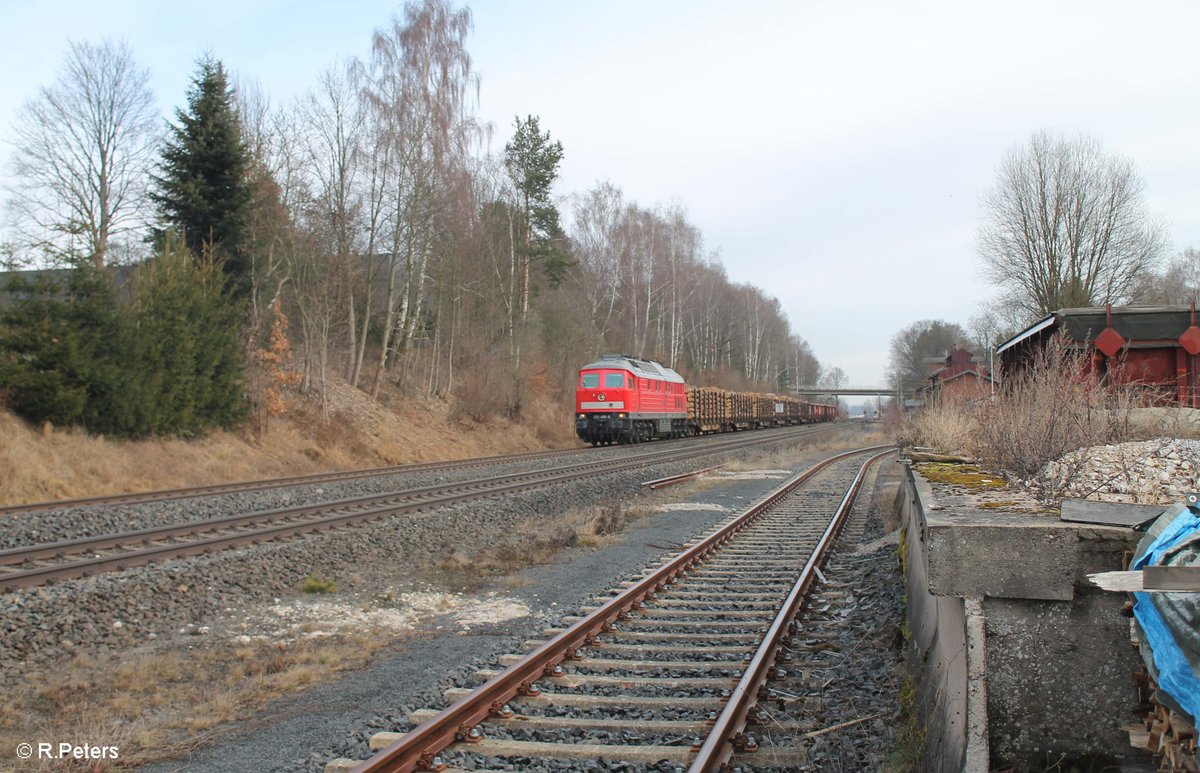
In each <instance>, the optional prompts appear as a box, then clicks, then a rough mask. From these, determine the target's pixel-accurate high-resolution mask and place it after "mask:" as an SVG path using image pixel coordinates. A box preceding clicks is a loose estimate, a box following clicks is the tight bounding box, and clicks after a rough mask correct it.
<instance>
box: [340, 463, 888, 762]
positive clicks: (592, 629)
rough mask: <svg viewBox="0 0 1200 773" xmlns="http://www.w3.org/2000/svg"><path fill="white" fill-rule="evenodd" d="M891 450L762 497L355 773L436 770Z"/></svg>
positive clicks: (805, 475) (799, 478)
mask: <svg viewBox="0 0 1200 773" xmlns="http://www.w3.org/2000/svg"><path fill="white" fill-rule="evenodd" d="M881 448H889V449H890V448H891V446H890V445H889V446H871V447H868V448H860V449H855V450H852V451H846V452H843V453H839V454H835V455H833V456H830V457H829V458H827V459H824V460H822V461H820V462H818V463H817V464H814V465H813V466H812V467H809V468H808V469H807V470H805V471H803V472H801V473H800V474H798V475H796V476H795V477H794V478H792V480H790V481H788V483H786V484H785V485H784V486H782V487H780V488H779V489H776V490H775V491H774V492H772V493H770V494H769V495H767V496H766V497H764V498H762V499H761V500H760V501H759V502H757V503H756V504H755V505H754V506H753V507H751V508H750V509H749V510H747V511H746V512H745V513H743V514H742V515H741V516H740V517H739V518H737V519H736V520H734V521H731V522H730V523H728V524H726V525H725V526H723V527H721V528H720V529H718V530H717V531H715V532H713V533H712V534H711V535H709V536H708V537H706V538H705V539H704V540H702V541H701V542H699V543H697V544H696V545H694V546H692V547H691V548H688V549H687V550H685V551H683V552H682V553H680V554H679V555H678V556H676V557H675V558H673V559H671V560H670V561H668V562H667V563H665V564H663V565H662V566H660V567H659V568H658V569H656V570H655V571H654V572H652V573H650V574H649V575H647V576H646V577H644V578H643V579H641V580H639V581H638V582H637V583H635V584H634V585H632V586H630V587H629V588H627V589H625V590H624V591H622V592H621V593H620V594H618V595H617V596H614V597H613V598H612V599H610V600H609V601H607V602H606V603H605V604H603V605H602V606H600V607H599V608H598V609H596V610H594V611H593V612H591V613H589V614H588V615H586V616H585V617H583V618H582V619H580V620H578V621H577V622H575V623H573V624H572V625H571V626H570V627H568V628H567V629H566V630H564V631H562V632H561V633H559V634H558V635H556V636H555V637H554V638H553V639H551V640H550V641H548V642H546V643H545V644H543V645H541V646H540V647H538V648H537V649H535V650H533V651H532V652H530V653H529V654H527V655H525V656H524V657H522V658H521V659H520V660H519V661H517V662H516V663H514V664H513V665H511V666H509V667H508V668H506V669H505V670H504V671H502V672H500V673H499V674H497V675H496V676H493V677H492V678H491V679H489V680H488V681H487V682H485V683H484V684H483V685H481V686H480V687H479V688H478V689H476V690H475V691H474V692H472V693H471V694H470V695H469V696H466V697H464V698H462V699H461V700H459V701H458V702H456V703H454V704H453V705H451V706H449V707H447V708H446V709H444V710H443V711H441V712H439V713H438V714H437V715H436V716H434V717H431V718H430V719H428V720H426V721H425V722H423V723H421V724H420V725H418V726H417V727H416V728H414V729H413V730H411V731H410V732H408V733H406V734H405V735H404V736H403V737H401V738H400V739H398V740H397V741H396V742H394V743H392V744H391V745H389V746H387V747H385V748H384V749H381V750H380V751H379V752H377V753H376V754H375V755H374V756H372V757H371V758H369V759H367V760H365V761H364V762H362V763H361V764H360V765H358V766H356V767H355V768H354V769H353V770H354V773H410V772H411V771H417V770H430V769H433V768H432V766H433V761H434V758H435V757H436V756H437V755H438V754H440V753H441V752H442V751H443V750H444V749H445V748H446V747H448V746H450V745H451V744H453V743H454V742H455V741H460V740H465V739H467V738H470V737H471V733H472V730H474V729H475V727H476V725H478V724H479V723H480V722H482V721H483V720H485V719H487V718H488V717H489V716H503V715H504V714H505V713H506V708H507V706H506V704H507V703H508V701H510V700H512V699H513V698H515V697H517V696H518V695H536V694H537V688H536V687H535V684H536V682H537V681H538V680H539V679H541V678H542V677H544V676H553V675H555V669H556V668H558V667H559V666H560V665H561V664H562V663H563V661H566V660H570V659H574V658H575V657H577V653H578V651H579V650H580V649H582V648H583V647H586V646H588V645H590V644H593V643H594V642H595V640H596V637H597V636H598V635H599V634H601V633H604V632H606V631H610V630H612V628H613V626H614V625H615V624H616V623H617V622H618V621H619V620H621V619H624V618H626V617H628V615H629V612H630V611H631V610H634V609H637V608H640V607H641V606H642V604H643V602H645V601H646V600H647V599H648V598H651V597H652V596H653V594H655V593H656V592H658V591H660V590H662V589H663V588H664V587H666V586H667V585H669V584H671V583H673V582H674V581H675V578H677V577H678V576H679V575H681V574H682V573H684V572H686V571H687V570H688V569H690V568H691V567H693V566H694V565H696V564H697V563H698V562H699V561H701V560H702V559H703V558H704V557H705V556H707V555H708V554H709V553H711V552H713V551H714V550H716V549H717V548H719V547H721V546H723V545H724V544H725V543H727V542H728V541H729V540H731V539H732V538H733V537H734V536H735V535H736V534H738V533H739V532H741V531H742V530H744V529H745V528H747V527H748V526H749V525H750V524H751V523H753V522H754V521H755V520H757V519H758V518H759V517H761V516H762V515H763V514H764V513H765V512H766V511H768V510H769V509H770V508H771V507H772V506H773V505H774V504H775V503H777V502H778V501H779V500H781V499H783V498H784V497H786V496H787V495H789V494H791V492H792V491H794V490H795V489H796V488H798V487H799V486H801V485H803V484H804V483H805V482H807V481H808V480H809V479H811V478H812V477H813V476H814V475H816V474H817V473H818V472H820V471H821V470H823V469H824V468H825V467H827V466H829V465H831V464H833V463H834V462H836V461H839V460H841V459H845V458H848V457H851V456H855V455H858V454H863V453H869V452H871V451H878V450H880V449H881Z"/></svg>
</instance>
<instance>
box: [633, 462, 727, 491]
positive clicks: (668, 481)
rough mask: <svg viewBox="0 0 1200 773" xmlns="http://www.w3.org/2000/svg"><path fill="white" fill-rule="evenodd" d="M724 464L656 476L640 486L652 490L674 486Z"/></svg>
mask: <svg viewBox="0 0 1200 773" xmlns="http://www.w3.org/2000/svg"><path fill="white" fill-rule="evenodd" d="M724 466H725V465H723V464H718V465H715V466H713V467H705V468H704V469H702V470H692V471H691V472H682V473H680V474H678V475H668V476H667V477H665V478H658V479H657V480H648V481H646V482H645V483H642V484H641V488H648V489H650V490H652V491H654V490H658V489H660V488H665V487H667V486H674V485H675V484H676V483H683V482H684V481H685V480H691V479H692V478H698V477H700V476H701V475H704V474H705V473H709V472H713V471H715V470H719V469H721V468H722V467H724Z"/></svg>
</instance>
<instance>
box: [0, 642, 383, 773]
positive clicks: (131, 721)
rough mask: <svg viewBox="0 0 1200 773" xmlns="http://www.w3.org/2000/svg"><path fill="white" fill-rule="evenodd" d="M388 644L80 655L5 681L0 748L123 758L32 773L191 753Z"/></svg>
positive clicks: (50, 764) (97, 770) (121, 765)
mask: <svg viewBox="0 0 1200 773" xmlns="http://www.w3.org/2000/svg"><path fill="white" fill-rule="evenodd" d="M387 642H388V638H387V637H385V636H380V635H378V633H376V632H371V631H364V632H356V633H354V634H345V633H343V634H339V635H337V636H331V637H323V638H321V639H319V640H300V641H297V642H293V643H291V644H287V645H280V644H267V643H262V644H257V645H254V646H242V645H235V644H208V645H207V646H205V647H201V648H197V649H192V650H189V651H188V652H187V653H186V654H182V653H180V652H178V651H175V650H170V651H163V652H157V653H143V654H140V655H136V656H129V655H125V656H120V657H119V656H110V657H105V658H96V657H91V656H79V657H76V658H75V659H74V660H71V661H69V662H67V663H65V664H61V665H59V666H56V667H55V668H54V669H53V670H50V671H45V672H40V673H31V674H28V675H27V676H26V677H24V678H23V679H22V680H21V681H20V682H18V683H16V684H7V685H5V700H4V701H3V703H0V749H5V750H8V751H11V750H12V749H14V748H16V745H17V744H18V743H23V742H32V743H35V744H36V742H37V741H39V740H41V741H48V740H50V739H54V740H55V742H58V741H59V740H63V741H66V740H73V741H74V742H75V743H82V742H84V741H86V742H88V743H91V744H93V745H101V746H117V747H118V748H119V752H120V756H119V759H118V760H116V761H115V762H113V761H108V762H105V761H100V762H99V764H97V763H96V761H90V762H89V763H88V764H87V765H83V764H82V763H80V762H78V761H72V762H59V761H41V762H40V763H39V762H38V761H36V760H34V761H33V762H31V763H30V765H29V769H30V770H72V771H74V770H87V771H91V772H92V773H101V772H102V771H116V770H123V769H128V768H129V767H134V766H136V765H140V764H143V763H145V762H148V761H150V760H153V759H160V758H163V757H168V756H171V755H173V754H177V753H180V752H183V751H186V750H187V749H189V748H192V747H194V746H196V745H198V744H199V743H201V742H203V741H205V740H207V739H208V738H209V737H211V735H212V733H213V731H214V729H215V728H219V727H220V726H222V725H224V724H225V723H227V722H231V721H233V720H239V719H244V718H247V717H249V716H251V715H252V714H254V713H255V712H256V711H257V710H258V709H260V708H261V707H263V706H264V705H266V704H267V703H268V702H269V701H271V700H273V699H275V698H278V697H280V696H282V695H285V694H288V693H291V692H295V691H298V690H302V689H304V688H306V687H308V686H310V685H312V684H315V683H317V682H320V681H322V680H326V679H328V678H330V677H331V676H332V675H333V674H335V673H336V672H338V671H341V670H345V669H349V668H356V667H359V666H360V665H362V664H363V663H365V662H366V661H367V660H368V659H369V658H370V657H371V655H372V654H373V653H375V652H376V651H378V650H379V649H380V648H381V647H382V646H385V644H386V643H387ZM6 754H7V751H6ZM93 766H94V767H93Z"/></svg>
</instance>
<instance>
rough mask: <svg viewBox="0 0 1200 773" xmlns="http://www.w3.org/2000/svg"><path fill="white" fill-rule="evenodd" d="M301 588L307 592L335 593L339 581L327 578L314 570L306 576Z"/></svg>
mask: <svg viewBox="0 0 1200 773" xmlns="http://www.w3.org/2000/svg"><path fill="white" fill-rule="evenodd" d="M300 590H301V591H303V592H305V593H333V592H334V591H336V590H337V583H336V582H334V581H333V580H326V579H325V578H324V577H322V576H321V575H319V574H317V573H316V572H313V573H312V574H310V575H309V576H307V577H305V578H304V583H303V584H302V585H301V586H300Z"/></svg>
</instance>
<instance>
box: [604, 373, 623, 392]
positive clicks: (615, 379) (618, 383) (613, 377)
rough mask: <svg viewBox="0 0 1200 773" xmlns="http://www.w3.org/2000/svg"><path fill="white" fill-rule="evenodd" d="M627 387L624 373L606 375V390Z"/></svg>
mask: <svg viewBox="0 0 1200 773" xmlns="http://www.w3.org/2000/svg"><path fill="white" fill-rule="evenodd" d="M623 386H625V374H624V373H605V374H604V388H605V389H620V388H621V387H623Z"/></svg>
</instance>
